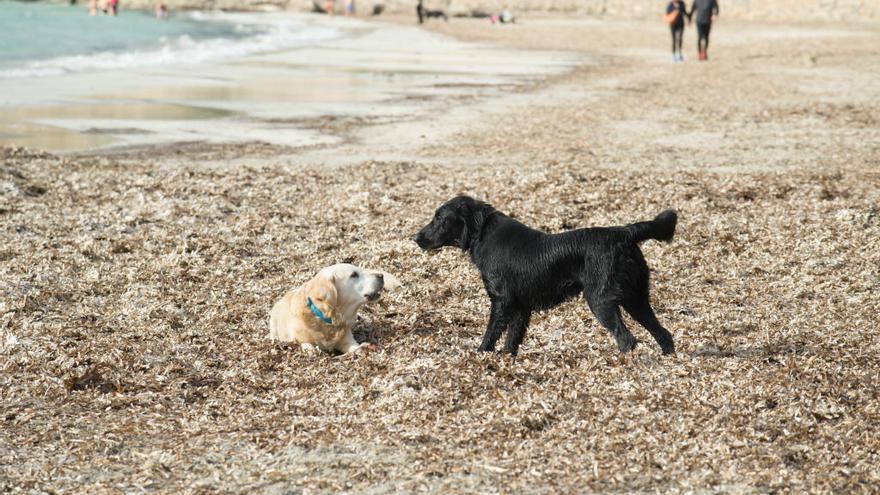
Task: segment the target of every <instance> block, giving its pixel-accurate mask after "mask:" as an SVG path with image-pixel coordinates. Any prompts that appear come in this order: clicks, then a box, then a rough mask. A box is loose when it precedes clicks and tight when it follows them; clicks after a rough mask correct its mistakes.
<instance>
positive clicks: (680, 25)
mask: <svg viewBox="0 0 880 495" xmlns="http://www.w3.org/2000/svg"><path fill="white" fill-rule="evenodd" d="M673 12H676V13H677V14H676V16H675V20H673V21H672V22H670V23H669V29H670V30H671V31H672V61H673V62H681V61H682V60H684V55H682V54H681V40H682V38H683V37H684V18H685V16H687V15H688V13H687V6H686V5H685V4H684V0H672V1H671V2H669V5H667V6H666V15H667V16H668V15H669V14H672V13H673Z"/></svg>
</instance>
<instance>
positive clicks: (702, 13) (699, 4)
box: [688, 0, 719, 60]
mask: <svg viewBox="0 0 880 495" xmlns="http://www.w3.org/2000/svg"><path fill="white" fill-rule="evenodd" d="M694 12H696V14H697V50H699V52H700V60H709V31H711V30H712V21H714V20H715V18H716V17H718V12H719V10H718V0H694V3H693V4H691V11H690V12H689V13H688V19H692V18H693V15H694Z"/></svg>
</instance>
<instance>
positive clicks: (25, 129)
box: [0, 14, 575, 152]
mask: <svg viewBox="0 0 880 495" xmlns="http://www.w3.org/2000/svg"><path fill="white" fill-rule="evenodd" d="M279 15H287V16H290V17H291V18H293V19H295V20H296V21H303V22H305V23H307V24H310V25H315V26H318V27H325V28H326V27H332V28H334V29H336V30H337V31H338V32H339V33H340V37H339V38H338V39H335V40H332V41H323V42H321V43H320V44H317V45H311V46H305V47H299V48H295V49H290V50H285V51H279V52H273V53H267V54H262V55H258V56H250V57H246V58H239V59H233V60H227V61H220V62H215V63H211V64H207V63H205V64H196V65H192V66H179V65H178V66H167V67H166V66H157V67H147V68H138V69H127V70H119V71H112V72H107V71H104V72H99V73H89V74H71V75H67V76H62V77H50V78H35V79H9V80H0V93H2V94H4V98H3V100H2V105H0V144H6V145H20V146H29V147H36V148H42V149H47V150H50V151H56V152H84V151H85V152H88V151H95V150H98V149H100V150H101V151H102V152H106V151H114V150H115V151H118V150H119V148H121V147H130V146H134V145H160V146H162V145H168V144H177V143H179V142H184V141H185V142H205V143H221V144H222V143H249V142H261V143H266V144H270V145H275V146H278V147H287V148H297V147H303V146H320V145H328V144H338V143H339V142H340V137H339V136H337V135H334V134H332V133H331V134H326V133H321V132H316V131H315V130H314V129H309V128H308V126H304V125H301V124H302V122H303V121H307V120H309V119H326V118H334V119H348V120H351V119H355V120H357V119H365V120H366V119H370V120H372V119H385V120H389V119H395V120H401V119H403V118H407V119H411V118H413V117H414V116H416V115H420V114H423V113H426V112H431V111H432V110H433V109H434V108H435V107H436V108H440V106H438V105H437V102H436V101H434V100H442V99H456V98H459V97H479V96H483V97H492V96H497V95H498V94H499V93H498V89H499V88H504V87H507V86H515V85H519V84H523V83H525V82H527V81H528V80H530V79H532V78H535V77H540V76H542V75H546V74H549V73H558V72H560V71H564V70H566V69H568V68H570V67H571V66H573V65H574V63H575V60H574V59H573V58H572V57H570V56H568V55H566V54H562V53H558V54H552V53H527V54H523V53H520V52H516V51H514V50H510V49H503V48H496V47H488V46H479V45H476V44H465V43H461V42H457V41H455V40H453V39H451V38H449V37H445V36H438V35H436V34H431V33H427V32H425V31H422V30H418V29H416V28H414V27H411V26H400V25H392V24H381V23H366V22H363V21H358V20H353V19H344V18H336V19H327V18H326V17H323V16H309V15H304V14H300V15H297V14H279ZM62 102H63V103H62ZM432 102H433V104H432ZM120 129H122V130H123V131H122V132H120V131H119V130H120Z"/></svg>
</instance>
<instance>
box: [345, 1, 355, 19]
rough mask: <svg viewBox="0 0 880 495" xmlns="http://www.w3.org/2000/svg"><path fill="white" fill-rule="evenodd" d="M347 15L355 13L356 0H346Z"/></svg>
mask: <svg viewBox="0 0 880 495" xmlns="http://www.w3.org/2000/svg"><path fill="white" fill-rule="evenodd" d="M345 15H347V16H352V15H354V0H345Z"/></svg>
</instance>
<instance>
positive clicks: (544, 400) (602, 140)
mask: <svg viewBox="0 0 880 495" xmlns="http://www.w3.org/2000/svg"><path fill="white" fill-rule="evenodd" d="M399 22H400V23H410V22H411V19H408V18H400V19H399ZM427 29H430V30H436V31H437V32H438V33H439V34H442V35H447V36H452V37H455V38H457V39H459V40H461V41H463V42H477V43H481V44H492V45H494V46H497V47H500V48H503V49H504V50H522V53H523V54H524V55H523V56H530V57H531V56H534V57H541V56H544V55H539V53H558V52H565V53H566V54H567V55H566V59H571V60H575V61H576V64H575V66H574V67H573V68H572V69H571V70H569V71H565V72H560V73H556V74H548V75H544V76H542V77H540V78H532V77H529V78H524V79H517V80H516V81H515V82H513V83H510V84H509V85H508V84H505V85H501V86H493V87H492V88H489V89H487V90H486V91H487V92H481V91H463V92H461V93H459V94H457V95H455V96H454V97H450V98H440V97H438V98H435V99H432V100H431V101H430V102H429V103H430V104H425V105H417V110H415V111H413V113H412V114H410V115H402V116H396V117H394V118H388V119H376V120H370V119H365V118H361V119H357V118H350V119H346V118H337V117H334V116H316V118H315V119H314V120H312V121H310V123H311V124H310V125H311V128H312V129H313V130H315V131H316V132H317V133H319V134H320V135H322V136H328V137H331V138H332V141H331V142H327V143H323V144H321V145H318V146H306V147H297V146H289V145H281V144H277V143H272V142H266V141H262V140H255V141H248V142H243V143H229V142H223V141H222V140H220V141H215V142H211V141H206V142H201V141H197V142H190V143H186V144H178V145H173V146H168V145H154V146H148V147H144V146H140V147H133V148H127V149H126V148H123V149H110V150H105V151H99V152H87V153H78V154H68V155H63V156H59V155H52V154H48V153H44V152H39V151H33V150H25V149H20V148H5V149H4V150H3V151H2V161H0V163H2V169H0V180H2V182H0V188H2V189H0V194H2V196H0V197H2V203H0V222H2V228H3V232H4V236H3V243H2V246H0V259H2V260H3V263H2V267H0V277H2V287H3V288H2V290H3V293H2V297H0V418H2V421H3V428H2V429H0V491H15V490H20V491H22V492H27V491H78V492H89V493H104V492H107V493H110V492H118V491H126V492H129V491H141V490H143V491H158V492H163V493H171V492H174V493H177V492H184V493H203V492H205V493H213V492H218V491H229V492H245V491H246V492H254V493H279V494H280V493H300V492H303V493H312V492H340V491H346V492H352V493H401V492H403V493H411V492H417V491H419V492H422V491H423V492H429V493H450V492H453V493H560V492H562V493H571V492H639V493H641V492H651V493H654V492H661V493H681V492H687V493H717V492H724V493H728V492H729V493H765V492H769V491H791V492H815V493H827V492H835V493H840V492H849V493H868V492H871V491H873V490H875V489H876V486H877V485H878V483H880V477H878V473H877V470H876V466H877V465H878V464H880V437H878V434H877V427H878V422H880V409H878V405H880V401H878V398H880V386H878V385H877V380H876V377H877V376H878V373H880V360H878V359H877V356H878V355H880V334H878V332H877V323H878V317H877V315H878V314H880V300H878V296H877V291H878V288H880V287H878V281H880V207H878V205H880V175H878V172H877V167H878V165H880V125H878V120H880V108H878V107H880V104H878V101H880V98H878V96H880V94H878V93H880V85H878V84H877V79H876V74H878V73H880V53H878V52H877V50H876V47H877V46H878V41H880V39H878V38H880V35H878V31H877V29H876V26H871V25H849V26H846V25H806V24H799V25H793V24H772V25H771V24H768V25H760V24H744V23H738V22H736V21H725V22H721V23H719V24H718V25H717V26H716V28H715V29H714V30H713V46H712V48H711V51H710V57H711V61H710V62H709V63H698V62H695V61H693V60H692V59H693V58H695V57H694V56H693V50H692V49H691V50H690V51H689V52H686V53H685V56H686V57H688V55H690V56H689V57H688V58H689V60H688V61H687V62H686V63H684V64H672V63H671V62H670V61H669V59H670V58H671V56H669V54H668V47H667V43H668V33H667V32H666V29H665V28H664V27H663V26H662V25H655V24H651V23H644V22H634V21H611V20H602V21H599V20H594V19H570V18H568V19H560V18H549V17H548V18H540V17H538V18H534V19H522V20H521V22H520V23H518V24H516V25H514V26H496V27H492V26H490V25H488V24H487V23H486V22H484V21H476V20H458V19H455V20H451V21H450V22H449V23H448V24H447V23H430V24H428V25H427ZM693 35H694V32H693V30H688V31H687V32H686V40H685V42H686V43H687V45H686V46H691V45H694V44H695V42H693ZM474 89H479V87H477V88H474ZM307 127H308V126H307ZM458 193H469V194H473V195H476V196H479V197H481V198H484V199H486V200H488V201H490V202H491V203H493V204H494V205H495V206H496V207H497V208H499V209H500V210H502V211H504V212H507V213H510V214H512V215H514V216H515V217H516V218H518V219H520V220H521V221H524V222H526V223H528V224H529V225H532V226H534V227H537V228H542V229H545V230H548V231H553V232H558V231H562V230H566V229H570V228H574V227H580V226H594V225H615V224H621V223H628V222H632V221H637V220H643V219H647V218H650V217H652V216H653V215H655V214H656V213H657V212H659V211H661V210H662V209H665V208H669V207H672V208H676V209H677V210H678V212H679V215H680V223H679V228H678V232H677V235H676V238H675V240H674V241H673V242H672V243H670V244H660V243H655V242H648V243H645V244H644V245H643V250H644V252H645V256H646V258H647V260H648V263H649V264H650V266H651V267H652V270H653V271H652V283H653V292H652V297H653V301H654V306H655V308H656V310H657V313H658V317H659V318H660V320H661V321H662V322H663V323H664V324H665V326H666V327H667V328H669V329H670V330H671V331H672V333H673V336H674V338H675V340H676V344H677V349H678V352H677V354H676V355H674V356H670V357H664V356H661V355H660V353H659V349H658V348H657V346H656V345H655V344H654V343H652V342H651V341H650V337H649V336H648V334H647V332H646V331H645V330H644V329H642V328H640V327H639V326H638V325H636V324H635V323H632V322H629V321H628V323H629V326H630V328H631V329H632V330H633V333H634V334H635V336H636V338H637V339H638V340H639V341H640V344H639V346H638V347H637V348H636V350H635V351H634V352H633V353H632V354H630V355H626V356H620V355H619V354H618V353H617V351H616V348H615V345H614V343H613V339H612V338H611V337H610V336H609V335H608V334H607V332H606V331H605V330H603V329H602V328H601V327H599V326H598V324H597V323H596V322H595V320H594V319H593V317H592V315H591V314H590V313H589V311H588V310H587V309H586V308H585V305H584V303H583V302H582V301H580V300H578V301H571V302H569V303H566V304H563V305H562V306H560V307H558V308H556V309H554V310H551V311H547V312H543V313H541V314H538V315H535V317H534V318H533V322H532V325H531V328H530V330H529V333H528V335H527V336H526V339H525V342H524V344H523V347H522V348H521V354H520V356H519V357H518V358H517V359H516V360H515V361H514V360H511V359H510V358H509V357H506V356H503V355H496V354H485V355H484V354H478V353H477V352H476V348H477V346H478V344H479V339H480V337H481V335H482V331H483V329H484V326H485V323H486V320H487V311H488V301H487V299H486V297H485V295H484V293H483V290H482V287H481V283H480V280H479V277H478V275H477V273H476V272H475V270H474V268H473V267H472V266H470V264H469V263H470V262H469V260H468V259H467V257H466V255H464V254H463V253H460V252H455V251H452V250H444V251H442V252H440V253H437V254H434V255H429V254H425V253H423V252H420V251H419V250H418V249H417V247H416V246H415V244H414V243H413V242H412V241H411V240H410V239H409V238H410V236H411V235H412V234H413V233H414V232H415V231H416V230H417V229H418V228H419V227H420V226H421V225H423V224H424V223H426V222H427V221H428V220H429V219H430V218H431V215H432V212H433V209H434V208H435V207H436V206H438V205H439V204H440V203H441V202H442V201H444V200H446V199H448V198H449V197H451V196H453V195H455V194H458ZM339 261H352V262H354V263H357V264H360V265H362V266H367V267H375V268H383V269H385V270H388V271H390V272H392V273H395V274H396V275H397V276H398V277H399V278H400V279H401V280H402V281H403V282H404V284H405V286H404V289H403V290H402V291H400V292H398V293H389V294H387V295H386V297H385V298H384V299H383V300H382V301H380V302H379V303H377V304H376V305H373V306H369V307H367V308H365V310H364V311H363V313H362V319H361V322H360V324H359V326H358V330H357V332H356V336H357V337H358V338H359V339H360V340H368V341H371V342H375V343H377V344H378V346H379V348H380V349H379V350H378V351H376V352H371V353H368V354H365V355H360V356H342V357H332V356H314V355H309V354H306V353H304V352H301V351H300V350H298V349H293V348H284V347H280V346H277V345H273V344H272V343H270V342H268V341H267V339H266V335H267V328H266V323H267V312H268V310H269V308H270V307H271V305H272V303H273V302H274V300H275V299H276V298H277V297H279V296H280V295H281V294H282V293H283V292H284V291H285V290H286V289H288V288H289V287H292V286H294V285H297V284H299V283H302V282H303V281H305V280H306V279H308V278H309V277H310V276H311V275H312V274H313V273H314V272H316V271H317V270H318V269H319V268H320V267H322V266H325V265H328V264H331V263H335V262H339Z"/></svg>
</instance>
